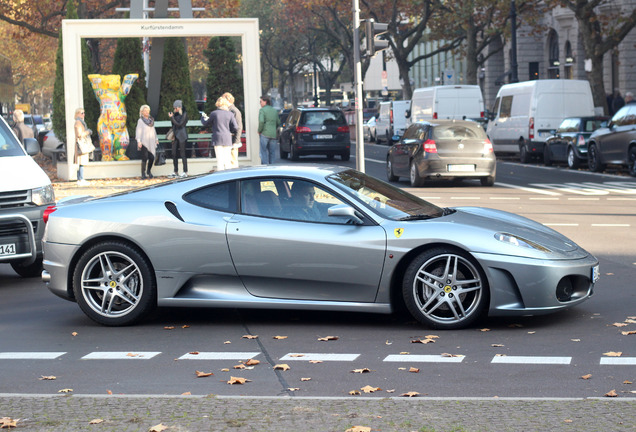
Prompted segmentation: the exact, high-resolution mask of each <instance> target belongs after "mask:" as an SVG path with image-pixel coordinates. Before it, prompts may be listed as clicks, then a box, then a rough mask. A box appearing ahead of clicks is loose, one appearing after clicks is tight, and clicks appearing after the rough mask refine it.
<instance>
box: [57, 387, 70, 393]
mask: <svg viewBox="0 0 636 432" xmlns="http://www.w3.org/2000/svg"><path fill="white" fill-rule="evenodd" d="M72 391H73V389H70V388H66V389H62V390H58V391H57V392H58V393H71V392H72Z"/></svg>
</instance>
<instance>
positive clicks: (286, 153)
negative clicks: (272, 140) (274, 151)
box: [278, 141, 289, 159]
mask: <svg viewBox="0 0 636 432" xmlns="http://www.w3.org/2000/svg"><path fill="white" fill-rule="evenodd" d="M278 153H280V158H281V159H287V156H289V153H288V152H286V151H285V150H283V143H282V141H281V143H280V145H279V146H278Z"/></svg>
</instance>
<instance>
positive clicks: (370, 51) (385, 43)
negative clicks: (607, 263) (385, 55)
mask: <svg viewBox="0 0 636 432" xmlns="http://www.w3.org/2000/svg"><path fill="white" fill-rule="evenodd" d="M364 24H365V37H366V48H367V55H368V56H369V57H373V56H374V55H375V53H376V52H380V51H383V50H385V49H387V48H388V47H389V40H388V39H387V38H386V36H384V34H385V33H386V32H387V30H388V28H389V25H388V24H386V23H377V22H375V21H373V20H372V19H369V20H366V21H365V23H364Z"/></svg>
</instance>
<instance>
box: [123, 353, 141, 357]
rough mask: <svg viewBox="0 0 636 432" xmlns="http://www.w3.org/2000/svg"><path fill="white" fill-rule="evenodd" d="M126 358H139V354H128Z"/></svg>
mask: <svg viewBox="0 0 636 432" xmlns="http://www.w3.org/2000/svg"><path fill="white" fill-rule="evenodd" d="M126 357H139V354H135V353H128V354H126Z"/></svg>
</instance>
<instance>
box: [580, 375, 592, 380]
mask: <svg viewBox="0 0 636 432" xmlns="http://www.w3.org/2000/svg"><path fill="white" fill-rule="evenodd" d="M590 378H592V374H587V375H583V376H582V377H581V379H584V380H588V379H590Z"/></svg>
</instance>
